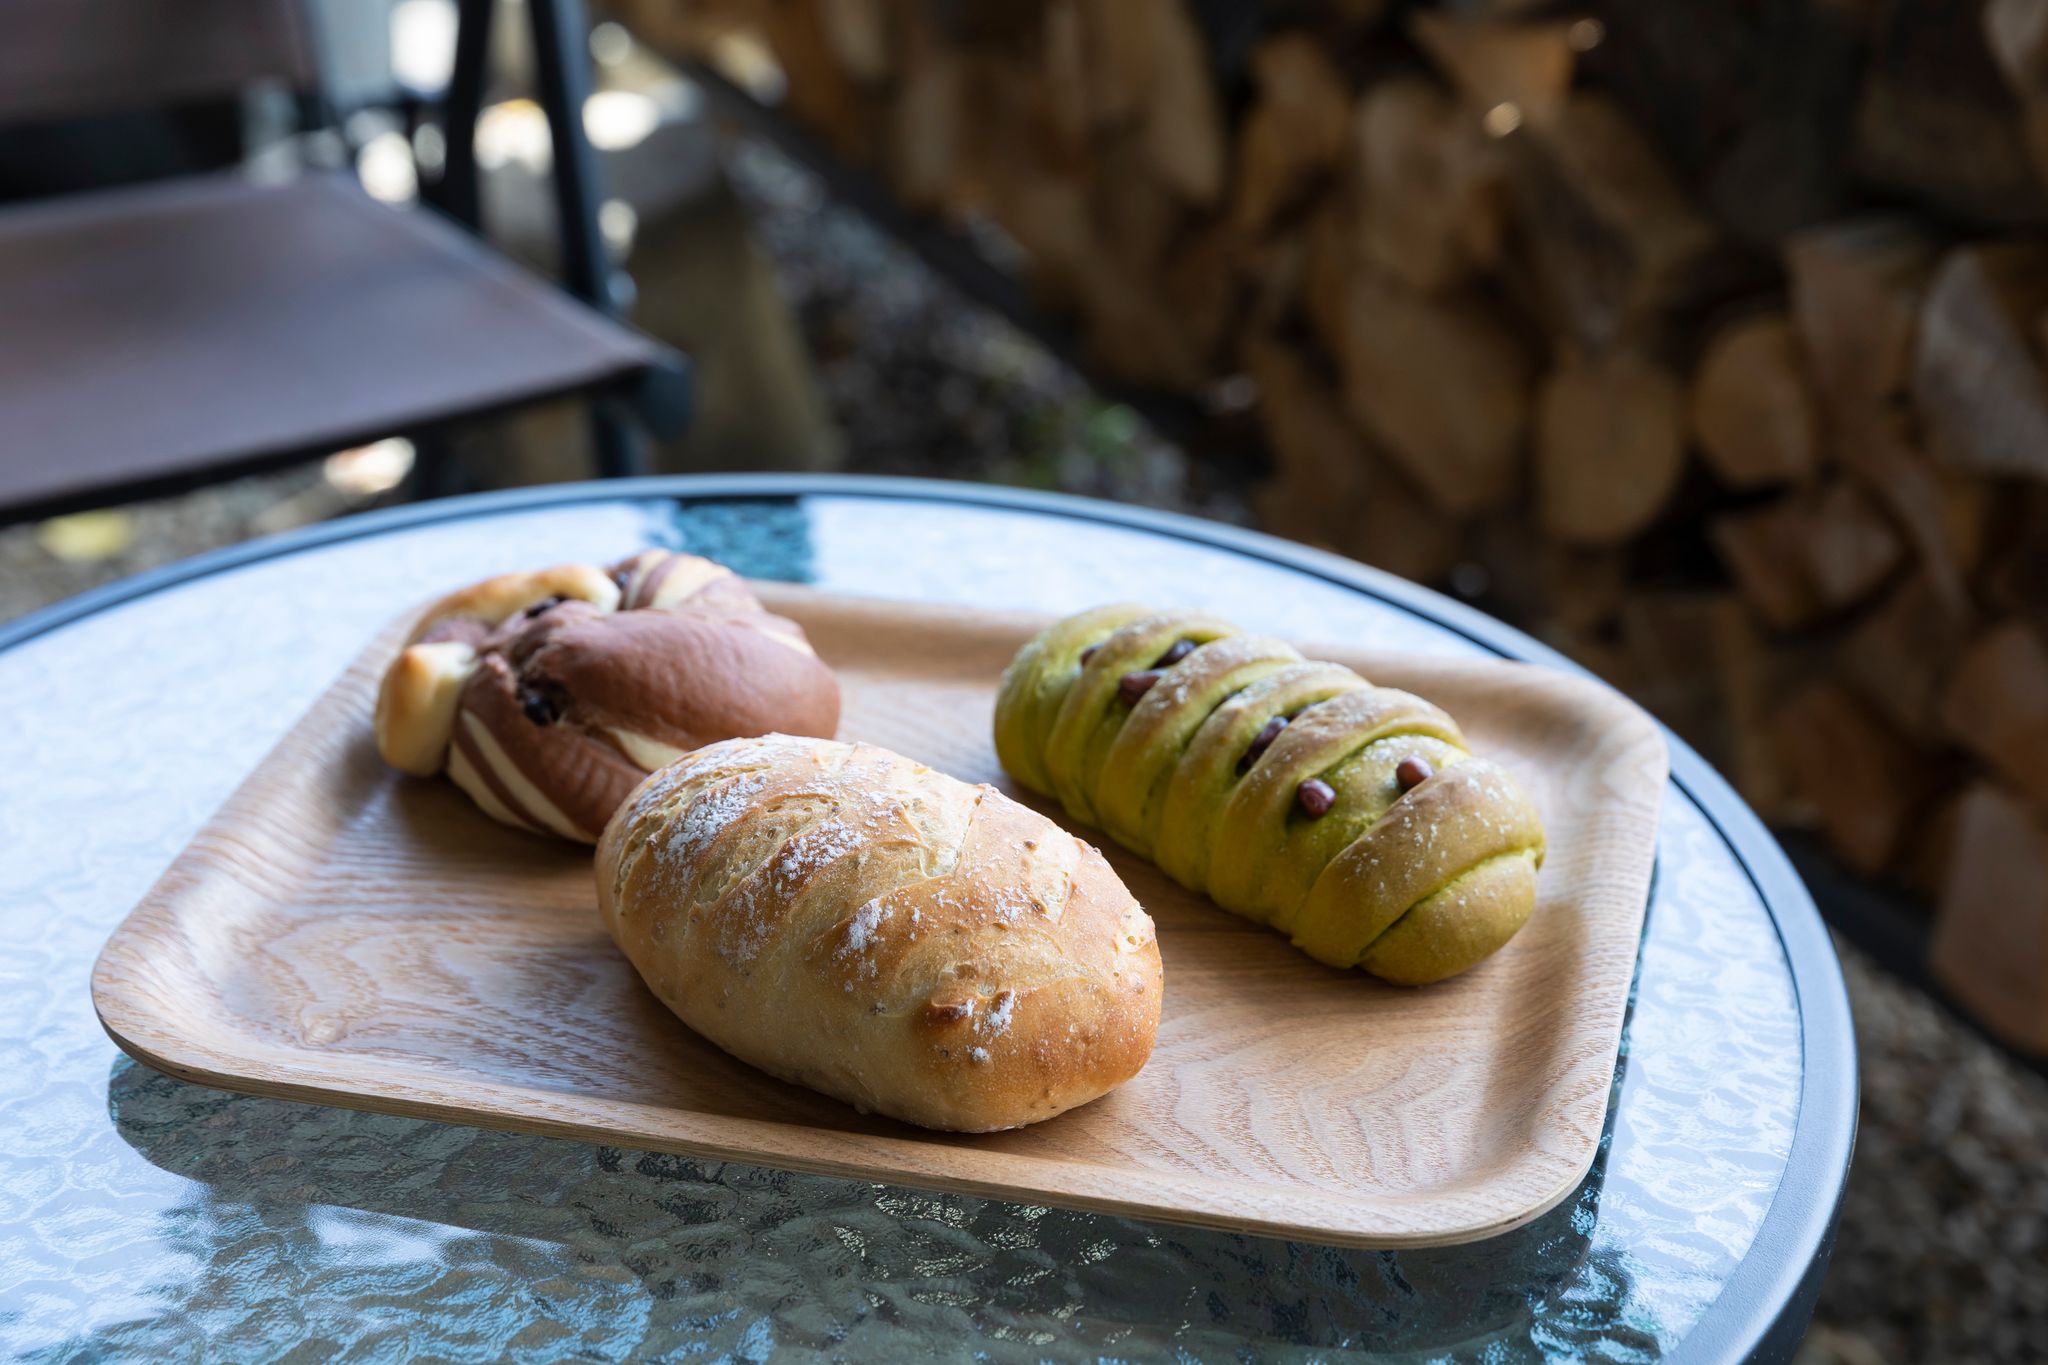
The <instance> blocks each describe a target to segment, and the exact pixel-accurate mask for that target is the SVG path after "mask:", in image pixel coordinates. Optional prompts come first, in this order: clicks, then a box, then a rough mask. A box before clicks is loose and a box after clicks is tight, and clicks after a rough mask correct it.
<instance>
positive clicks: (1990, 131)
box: [613, 0, 2048, 1050]
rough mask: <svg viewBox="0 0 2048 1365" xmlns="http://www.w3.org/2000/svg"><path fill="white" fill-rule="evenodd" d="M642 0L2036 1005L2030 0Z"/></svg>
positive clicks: (2044, 815)
mask: <svg viewBox="0 0 2048 1365" xmlns="http://www.w3.org/2000/svg"><path fill="white" fill-rule="evenodd" d="M613 8H615V9H618V10H621V11H622V12H623V13H624V15H625V17H627V18H628V20H629V22H631V23H633V24H634V25H635V26H636V27H637V28H638V29H639V31H640V32H641V34H642V36H643V37H646V38H648V39H649V40H651V41H653V42H655V43H657V44H659V45H664V46H669V47H671V48H687V49H689V50H690V51H691V53H692V55H697V56H708V57H709V58H710V59H711V60H713V61H714V62H716V61H720V60H726V61H727V62H728V66H729V67H732V68H733V69H736V70H737V74H739V75H740V76H742V77H743V78H744V79H746V80H747V81H748V82H749V83H751V84H753V85H754V86H755V87H756V88H762V87H763V85H764V77H763V75H762V72H761V71H760V70H758V69H741V68H747V67H748V63H747V62H746V61H745V60H739V58H736V57H735V54H739V57H744V55H745V53H747V52H749V51H753V52H757V53H758V52H759V51H760V50H763V49H765V50H766V51H767V52H769V53H772V56H773V59H774V62H775V64H776V66H777V67H778V68H779V76H771V77H769V78H767V79H771V80H778V81H779V83H780V88H781V96H780V98H781V100H782V102H783V103H784V105H785V107H786V109H787V111H788V112H789V114H791V115H792V116H793V117H794V118H795V119H796V120H798V121H799V122H801V123H802V124H804V125H805V126H806V127H808V128H809V129H810V130H811V131H812V132H813V133H814V134H816V135H818V136H819V137H821V138H822V139H823V140H824V141H825V142H826V143H827V144H829V146H830V147H831V148H832V149H833V150H834V151H835V152H836V153H837V154H838V155H839V156H841V157H842V158H844V159H846V160H847V161H850V162H853V163H856V164H858V165H862V166H866V167H868V168H870V169H872V170H873V171H874V172H875V173H877V174H878V175H879V176H880V177H881V178H883V179H884V180H885V181H886V182H887V183H888V184H889V185H890V186H891V187H892V188H893V191H894V193H895V194H896V195H897V196H898V197H899V198H900V200H901V201H902V202H903V203H905V204H906V205H908V206H910V207H912V208H915V209H918V210H922V211H928V212H930V213H932V214H935V215H939V216H943V217H946V218H949V219H954V220H966V219H969V218H972V219H977V220H979V221H981V222H982V223H985V224H993V225H994V226H995V227H996V228H998V229H1000V231H1001V233H1002V234H1004V235H1006V236H1007V237H1008V238H1009V239H1010V240H1011V241H1012V242H1013V243H1014V245H1015V246H1016V248H1018V249H1019V251H1020V253H1021V260H1022V262H1023V267H1022V268H1023V271H1024V273H1025V275H1026V277H1027V278H1028V280H1029V282H1030V283H1031V285H1032V286H1033V287H1034V289H1035V290H1036V292H1037V294H1038V295H1039V297H1040V298H1041V299H1042V301H1043V302H1044V304H1045V305H1046V307H1048V308H1049V309H1052V310H1056V311H1057V312H1059V313H1061V314H1063V315H1065V316H1067V317H1069V318H1071V319H1073V320H1074V321H1075V323H1076V325H1077V327H1078V330H1079V333H1080V335H1081V336H1082V338H1083V340H1084V350H1085V354H1086V359H1087V360H1088V361H1089V363H1090V364H1091V365H1093V366H1094V367H1096V368H1097V370H1098V371H1099V372H1100V373H1101V374H1103V375H1105V376H1110V377H1113V378H1115V379H1117V380H1119V381H1121V382H1123V383H1125V384H1132V385H1140V386H1151V387H1155V388H1159V389H1164V390H1171V391H1175V392H1177V393H1180V394H1184V395H1187V396H1188V397H1190V398H1193V399H1195V400H1197V401H1199V402H1203V403H1207V404H1209V405H1211V407H1212V409H1226V408H1229V407H1231V406H1234V405H1236V404H1239V403H1241V402H1243V401H1244V400H1245V398H1246V397H1247V396H1254V401H1255V403H1256V413H1257V419H1258V423H1259V427H1260V430H1261V432H1262V434H1263V438H1264V442H1265V444H1266V446H1267V448H1268V450H1269V452H1270V455H1271V460H1272V465H1273V470H1274V473H1273V476H1272V478H1271V480H1270V482H1269V483H1267V484H1266V485H1265V486H1264V487H1263V489H1262V490H1261V491H1260V494H1259V498H1258V512H1259V515H1260V518H1261V520H1262V522H1263V524H1264V525H1265V526H1266V527H1267V528H1268V529H1271V530H1273V531H1276V532H1278V533H1280V534H1283V535H1287V536H1292V537H1295V538H1298V539H1302V540H1307V541H1311V542H1316V543H1321V544H1324V545H1328V546H1330V547H1333V548H1335V549H1337V550H1339V551H1341V552H1343V553H1345V554H1348V555H1352V556H1354V557H1356V558H1358V559H1361V560H1364V561H1366V562H1369V563H1373V564H1378V565H1382V566H1385V567H1387V568H1390V569H1392V570H1394V571H1395V572H1397V573H1400V574H1403V575H1406V576H1409V577H1412V578H1416V579H1421V580H1425V581H1441V580H1444V579H1446V577H1447V576H1450V575H1452V574H1453V571H1454V570H1455V571H1456V575H1457V579H1458V581H1459V582H1460V583H1461V585H1463V586H1466V587H1483V589H1484V595H1483V600H1485V601H1486V602H1487V603H1488V604H1489V605H1493V606H1496V607H1497V608H1499V609H1500V610H1502V611H1503V613H1504V614H1506V615H1508V616H1509V617H1510V618H1511V619H1514V620H1516V621H1517V622H1518V623H1520V624H1524V625H1526V626H1529V627H1530V628H1532V629H1534V630H1536V631H1537V632H1538V633H1540V634H1542V635H1543V636H1545V637H1546V638H1548V639H1549V640H1550V641H1551V642H1553V643H1555V644H1557V645H1558V646H1560V647H1561V648H1563V649H1565V650H1566V651H1567V652H1569V653H1571V654H1572V655H1574V656H1575V657H1577V658H1579V659H1581V660H1583V661H1585V662H1586V663H1588V664H1589V665H1591V666H1592V667H1594V668H1596V669H1597V670H1598V671H1600V672H1601V673H1603V674H1604V675H1606V676H1608V677H1609V678H1611V679H1612V680H1613V681H1615V682H1616V683H1617V684H1619V685H1621V686H1622V687H1624V688H1626V689H1628V690H1630V691H1632V692H1633V693H1634V694H1636V695H1637V696H1638V697H1639V698H1641V699H1642V700H1644V701H1645V702H1646V704H1648V705H1650V706H1651V707H1652V709H1654V710H1656V711H1658V712H1659V713H1660V714H1661V715H1663V716H1664V717H1665V718H1666V719H1667V720H1669V721H1671V722H1672V723H1673V725H1674V726H1675V728H1677V729H1678V730H1679V731H1680V733H1681V734H1683V735H1685V736H1686V737H1687V738H1689V739H1691V740H1692V741H1693V742H1694V743H1695V744H1696V745H1698V746H1699V747H1700V748H1702V749H1703V750H1704V751H1705V752H1706V753H1707V755H1708V756H1709V757H1710V758H1711V759H1713V760H1715V761H1716V762H1717V763H1718V764H1719V766H1721V768H1722V769H1723V770H1724V771H1726V772H1728V773H1729V774H1730V775H1731V776H1732V777H1733V778H1734V779H1735V781H1736V782H1737V784H1738V786H1740V787H1741V789H1742V790H1743V792H1744V794H1745V795H1746V796H1747V797H1748V799H1749V800H1750V801H1751V803H1752V804H1753V805H1755V806H1756V807H1757V808H1758V809H1759V810H1760V811H1761V812H1762V813H1763V814H1764V815H1765V816H1766V817H1767V818H1768V819H1771V820H1773V821H1775V822H1777V823H1779V824H1781V825H1784V826H1812V827H1816V828H1818V829H1819V830H1820V831H1821V832H1822V833H1823V834H1824V835H1825V837H1826V839H1827V840H1828V842H1829V844H1830V845H1831V846H1832V847H1833V849H1834V850H1835V852H1836V853H1837V854H1838V855H1839V857H1840V858H1841V859H1842V860H1843V861H1844V862H1845V863H1847V864H1848V865H1849V866H1850V867H1852V868H1854V869H1856V870H1857V871H1859V872H1861V873H1864V874H1868V875H1871V876H1873V877H1883V878H1886V879H1889V880H1891V881H1893V882H1894V883H1896V884H1898V885H1902V886H1906V887H1909V888H1913V889H1915V890H1917V891H1918V892H1920V893H1921V894H1922V895H1923V896H1924V897H1925V898H1926V899H1927V900H1928V901H1929V902H1930V903H1931V904H1933V905H1935V906H1937V907H1938V915H1939V918H1938V921H1937V927H1936V931H1935V939H1934V942H1935V962H1936V966H1937V969H1938V970H1939V972H1940V973H1941V974H1942V975H1943V977H1944V979H1946V980H1947V981H1948V982H1949V984H1950V985H1951V986H1952V987H1953V988H1954V989H1956V990H1957V991H1958V992H1960V993H1963V994H1965V995H1967V996H1968V997H1969V999H1970V1000H1971V1001H1972V1003H1973V1004H1974V1006H1975V1007H1976V1008H1977V1009H1978V1010H1979V1012H1980V1013H1981V1014H1982V1016H1983V1017H1984V1018H1985V1020H1986V1021H1987V1022H1988V1023H1989V1024H1990V1025H1991V1026H1992V1027H1993V1028H1995V1029H1997V1030H1999V1031H2000V1032H2002V1033H2004V1034H2005V1035H2006V1036H2008V1037H2009V1038H2011V1039H2013V1040H2015V1041H2017V1042H2020V1043H2022V1044H2023V1045H2027V1046H2031V1047H2035V1048H2039V1049H2042V1050H2048V371H2044V365H2043V357H2044V354H2048V4H2044V3H2041V0H1988V3H1986V2H1985V0H1804V3H1800V2H1799V0H1794V2H1793V3H1786V4H1780V5H1774V6H1726V5H1721V4H1717V3H1712V0H1672V2H1671V3H1669V4H1664V5H1643V4H1624V3H1621V2H1620V0H1607V2H1606V3H1601V0H1587V3H1583V4H1580V5H1576V6H1570V7H1560V6H1555V5H1551V4H1547V3H1544V2H1543V0H1476V2H1475V3H1468V4H1462V5H1457V6H1452V7H1446V8H1435V7H1429V6H1424V5H1415V4H1408V5H1403V4H1395V3H1386V0H1324V2H1323V3H1315V4H1309V3H1292V4H1290V3H1270V2H1269V3H1267V4H1265V5H1263V6H1228V5H1217V4H1211V3H1206V2H1205V0H983V2H982V3H973V4H970V3H963V2H962V0H617V3H615V4H614V6H613ZM749 43H757V44H759V45H760V46H759V47H749V46H748V44H749Z"/></svg>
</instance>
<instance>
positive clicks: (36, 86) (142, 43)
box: [0, 0, 319, 126]
mask: <svg viewBox="0 0 2048 1365" xmlns="http://www.w3.org/2000/svg"><path fill="white" fill-rule="evenodd" d="M259 81H278V82H282V83H283V84H285V85H287V86H289V87H290V88H291V89H293V90H298V91H311V90H313V89H315V88H316V87H317V85H318V81H319V77H318V68H317V67H316V66H315V64H314V58H313V45H312V40H311V36H310V34H309V33H308V29H307V18H306V15H305V12H304V11H303V10H302V9H301V8H300V4H299V0H0V126H5V125H10V124H24V123H42V122H49V121H54V120H58V119H69V118H84V117H90V116H92V115H95V114H114V113H125V112H129V111H132V110H140V109H161V108H170V107H174V106H177V105H181V104H195V103H198V102H201V101H204V100H210V99H217V98H220V97H223V96H226V95H231V94H233V93H235V92H236V91H239V90H241V89H243V88H245V87H247V86H249V85H252V84H255V83H257V82H259Z"/></svg>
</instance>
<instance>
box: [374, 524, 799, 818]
mask: <svg viewBox="0 0 2048 1365" xmlns="http://www.w3.org/2000/svg"><path fill="white" fill-rule="evenodd" d="M838 724H839V685H838V683H837V682H836V681H834V679H833V677H832V673H831V670H829V669H827V668H826V667H825V666H824V664H822V663H820V662H819V661H818V658H817V655H816V654H815V653H813V652H812V650H811V646H810V642H809V641H807V640H806V639H805V638H804V633H803V630H802V629H801V628H800V627H798V626H797V624H796V623H795V622H793V621H788V620H785V619H784V618H782V617H780V616H774V615H771V614H770V613H768V612H767V611H765V610H763V609H762V606H761V604H760V602H759V601H758V600H757V599H756V598H755V597H754V594H753V593H752V592H751V591H749V590H748V588H747V585H746V584H745V583H743V582H741V581H740V579H739V578H738V577H737V576H736V575H735V574H734V573H733V572H732V570H730V569H728V568H726V567H725V566H724V565H722V564H714V563H713V562H712V561H710V560H708V559H700V558H698V557H697V556H695V555H677V554H670V553H668V552H666V551H663V550H649V551H648V552H646V553H645V554H641V555H637V556H635V557H634V558H632V559H629V560H626V561H625V562H624V563H621V564H616V565H614V566H612V567H611V568H610V569H600V568H597V567H596V566H595V565H590V564H565V565H559V566H557V567H555V568H552V569H544V570H541V571H539V572H536V573H517V574H503V575H500V576H499V577H497V578H491V579H486V580H485V581H484V582H482V583H478V584H475V585H473V586H471V587H468V588H464V589H463V590H462V591H460V592H457V593H454V594H451V595H450V596H448V597H445V598H443V599H441V600H440V601H439V602H436V603H435V604H434V605H433V606H431V607H429V608H428V609H427V611H426V613H425V614H424V615H423V616H422V617H421V619H420V622H419V624H418V625H417V626H416V627H414V630H413V633H412V636H411V638H410V639H409V640H408V641H407V642H406V645H405V648H404V649H403V650H401V651H400V652H399V655H398V657H397V658H396V659H394V660H393V661H392V664H391V667H390V668H389V669H388V670H387V671H386V672H385V675H384V680H383V684H382V686H381V687H380V688H379V690H378V694H377V714H376V730H377V745H378V748H379V750H380V751H381V752H382V753H383V755H384V758H385V760H386V761H387V762H389V763H390V764H392V766H394V767H397V768H401V769H403V770H405V771H406V772H409V773H414V774H417V775H419V776H422V777H430V776H432V775H434V774H436V773H439V772H443V771H445V772H446V773H447V774H448V776H449V777H450V778H451V779H452V780H453V781H454V782H455V784H456V785H457V786H459V787H461V788H462V789H463V790H464V791H466V792H468V793H469V795H470V797H471V798H472V799H474V800H475V801H476V803H477V805H479V806H480V807H482V808H483V810H484V811H485V812H486V813H487V814H489V815H490V816H492V817H493V818H494V819H498V820H502V821H504V822H505V823H506V824H509V825H517V826H519V827H520V828H522V829H530V830H533V831H535V832H537V833H544V834H558V835H560V836H562V837H563V838H566V839H577V840H581V841H583V842H584V843H593V842H595V841H596V839H597V835H598V831H599V830H601V829H603V828H604V824H605V821H606V820H608V819H610V818H611V814H612V812H613V811H614V810H617V809H618V805H619V802H621V801H623V800H624V799H625V797H626V793H628V792H630V791H632V790H633V788H634V787H635V786H637V785H638V784H639V783H640V780H641V779H642V778H644V777H646V776H647V774H648V773H649V772H650V771H651V770H653V769H655V768H658V767H660V766H661V765H662V764H664V763H667V762H669V761H670V760H671V759H674V758H676V757H678V756H679V755H681V754H683V753H686V752H688V751H689V750H691V749H694V748H696V747H697V746H698V745H700V744H708V743H710V742H711V741H713V740H719V739H726V738H730V737H731V736H734V735H759V734H766V733H767V732H769V731H771V730H783V731H790V732H794V733H798V734H809V735H827V736H829V735H830V734H831V733H832V732H833V731H834V730H835V729H836V728H837V727H838Z"/></svg>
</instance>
